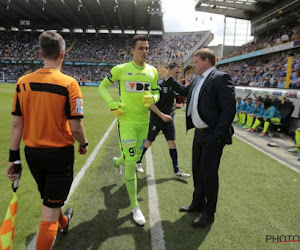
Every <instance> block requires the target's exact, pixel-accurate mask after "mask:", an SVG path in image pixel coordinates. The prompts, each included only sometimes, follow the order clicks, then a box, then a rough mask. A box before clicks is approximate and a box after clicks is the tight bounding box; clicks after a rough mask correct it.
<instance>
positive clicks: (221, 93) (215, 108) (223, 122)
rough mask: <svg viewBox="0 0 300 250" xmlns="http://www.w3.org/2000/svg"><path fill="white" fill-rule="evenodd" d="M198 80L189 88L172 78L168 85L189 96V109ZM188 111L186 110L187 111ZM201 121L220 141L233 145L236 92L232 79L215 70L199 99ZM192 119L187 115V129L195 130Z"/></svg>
mask: <svg viewBox="0 0 300 250" xmlns="http://www.w3.org/2000/svg"><path fill="white" fill-rule="evenodd" d="M196 81H197V78H194V80H193V81H192V82H191V84H190V85H189V86H185V85H182V84H180V83H178V82H176V81H175V80H174V79H173V78H172V77H170V78H169V79H168V80H167V81H166V83H167V84H168V85H169V86H170V87H172V88H173V89H174V90H175V91H176V92H177V93H179V94H181V95H183V96H187V106H186V107H187V109H188V105H189V103H190V98H191V95H192V91H193V89H194V87H195V84H196ZM187 109H186V110H187ZM198 112H199V115H200V117H201V119H202V120H203V121H204V122H205V123H206V124H207V125H208V126H209V128H211V129H212V130H213V133H214V135H215V136H216V137H217V139H218V140H222V141H224V142H225V143H226V144H231V143H232V140H231V136H232V134H233V128H232V126H231V123H232V121H233V118H234V115H235V112H236V102H235V91H234V86H233V84H232V79H231V77H230V76H229V75H228V74H226V73H224V72H221V71H218V70H217V69H214V70H213V71H212V72H211V73H210V74H209V75H208V76H207V78H206V79H205V81H204V83H203V85H202V87H201V90H200V93H199V99H198ZM194 127H195V126H194V124H193V122H192V117H191V116H187V113H186V129H187V130H189V129H191V128H194Z"/></svg>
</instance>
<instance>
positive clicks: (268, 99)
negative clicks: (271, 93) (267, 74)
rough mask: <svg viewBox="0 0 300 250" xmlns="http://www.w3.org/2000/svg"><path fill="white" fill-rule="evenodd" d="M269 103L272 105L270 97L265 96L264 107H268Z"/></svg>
mask: <svg viewBox="0 0 300 250" xmlns="http://www.w3.org/2000/svg"><path fill="white" fill-rule="evenodd" d="M271 105H272V100H271V99H270V98H266V99H265V100H264V107H265V108H267V109H268V108H270V107H271Z"/></svg>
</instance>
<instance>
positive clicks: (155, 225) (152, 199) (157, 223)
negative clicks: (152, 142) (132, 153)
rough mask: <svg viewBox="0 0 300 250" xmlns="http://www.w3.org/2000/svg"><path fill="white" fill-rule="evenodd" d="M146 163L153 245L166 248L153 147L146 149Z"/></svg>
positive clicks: (158, 249) (157, 249) (155, 248)
mask: <svg viewBox="0 0 300 250" xmlns="http://www.w3.org/2000/svg"><path fill="white" fill-rule="evenodd" d="M146 165H147V168H146V175H147V184H148V203H149V221H150V233H151V246H152V249H154V250H165V249H166V244H165V240H164V230H163V228H162V222H161V218H160V213H159V206H158V196H157V191H156V181H155V174H154V167H153V160H152V153H151V147H150V148H148V150H147V151H146Z"/></svg>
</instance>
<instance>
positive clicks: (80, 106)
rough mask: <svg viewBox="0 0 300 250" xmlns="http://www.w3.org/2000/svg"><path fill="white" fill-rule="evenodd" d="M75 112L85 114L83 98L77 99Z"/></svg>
mask: <svg viewBox="0 0 300 250" xmlns="http://www.w3.org/2000/svg"><path fill="white" fill-rule="evenodd" d="M75 113H76V114H83V99H82V98H77V99H76V109H75Z"/></svg>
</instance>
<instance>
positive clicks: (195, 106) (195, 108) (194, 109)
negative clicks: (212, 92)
mask: <svg viewBox="0 0 300 250" xmlns="http://www.w3.org/2000/svg"><path fill="white" fill-rule="evenodd" d="M214 69H215V67H211V68H209V69H208V70H206V71H205V72H204V73H203V74H202V76H203V77H202V78H201V79H200V82H198V83H197V85H196V86H195V87H194V89H193V92H194V91H196V93H195V95H194V101H193V107H192V113H191V115H192V121H193V124H194V125H195V127H196V128H200V129H201V128H207V127H208V126H207V124H206V123H205V122H204V121H203V120H202V119H201V118H200V115H199V112H198V99H199V93H200V90H201V87H202V85H203V83H204V81H205V79H206V78H207V76H208V75H209V74H210V73H211V72H212V71H213V70H214Z"/></svg>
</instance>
